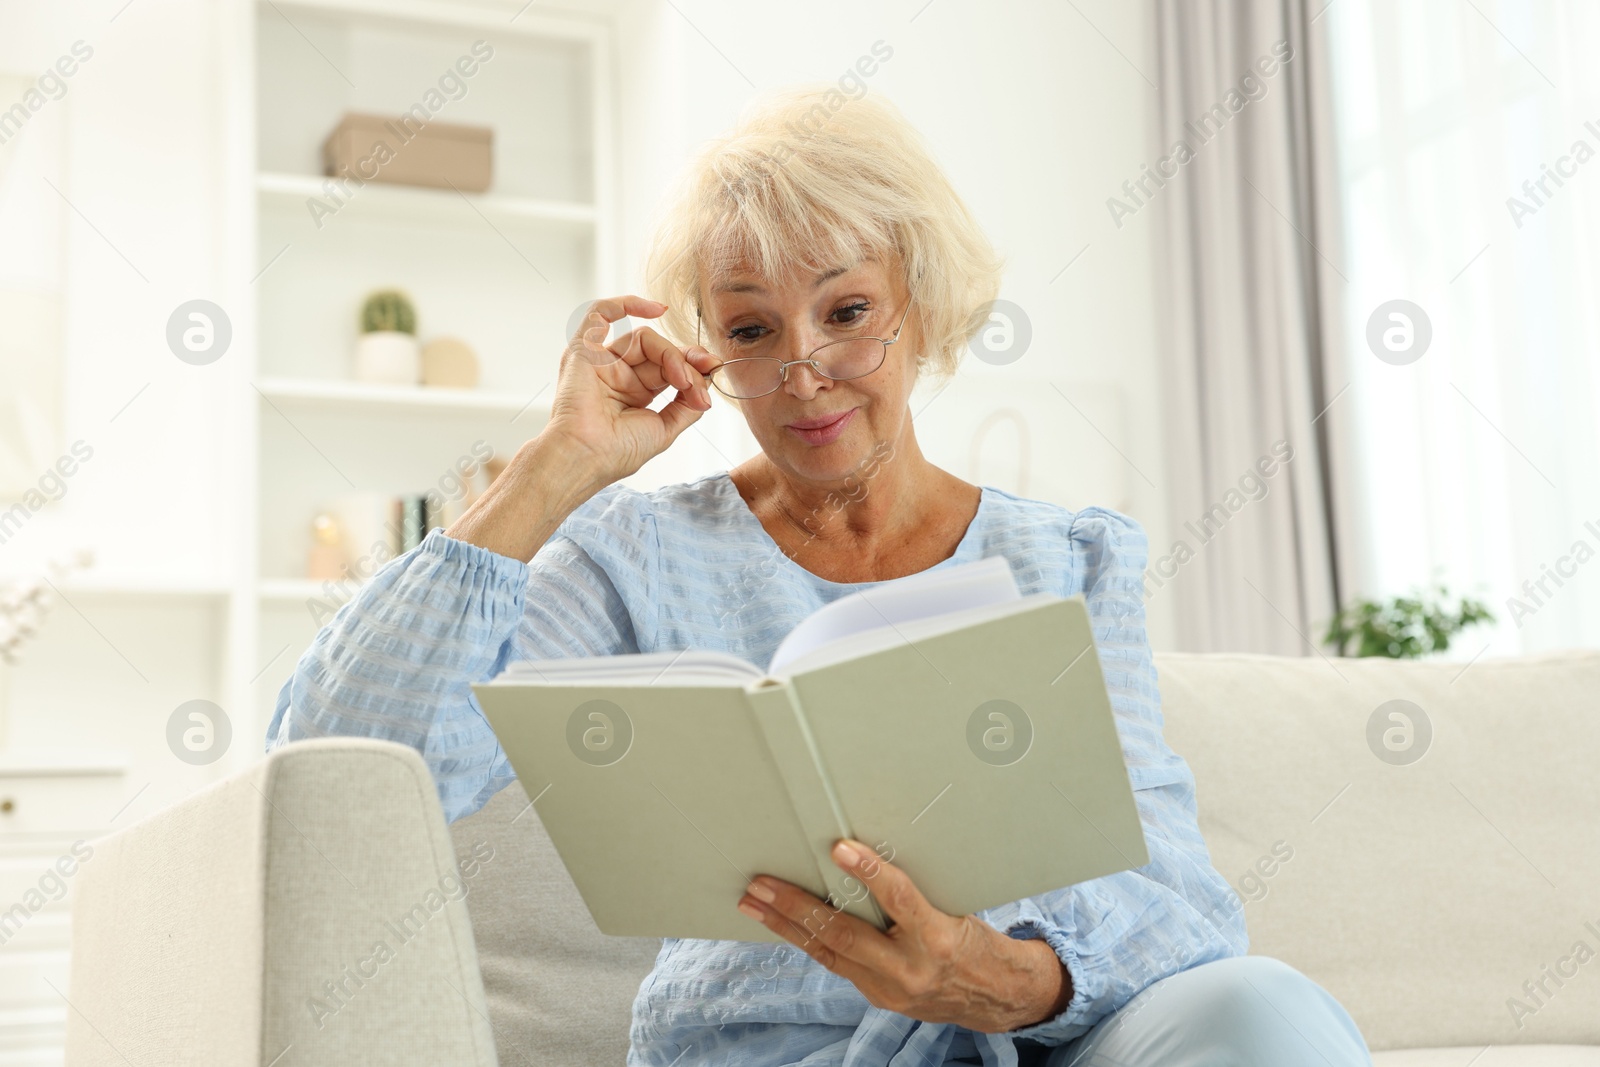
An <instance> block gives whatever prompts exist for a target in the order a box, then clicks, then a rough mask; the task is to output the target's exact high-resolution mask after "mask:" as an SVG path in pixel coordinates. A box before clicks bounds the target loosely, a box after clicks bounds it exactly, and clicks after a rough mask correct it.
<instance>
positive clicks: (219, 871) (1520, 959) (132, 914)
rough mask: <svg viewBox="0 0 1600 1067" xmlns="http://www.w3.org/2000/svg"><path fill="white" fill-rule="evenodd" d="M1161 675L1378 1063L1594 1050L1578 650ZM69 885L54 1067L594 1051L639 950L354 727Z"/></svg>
mask: <svg viewBox="0 0 1600 1067" xmlns="http://www.w3.org/2000/svg"><path fill="white" fill-rule="evenodd" d="M1158 668H1159V670H1160V673H1161V689H1162V693H1163V700H1164V704H1165V708H1166V713H1167V724H1168V725H1167V736H1168V739H1169V740H1170V742H1171V743H1172V745H1173V747H1174V748H1175V749H1176V750H1177V751H1178V752H1180V753H1181V754H1183V755H1184V756H1185V757H1186V758H1188V760H1189V762H1190V764H1191V766H1192V767H1193V768H1194V770H1195V774H1196V778H1197V781H1198V796H1199V807H1200V824H1201V828H1202V830H1203V831H1204V833H1205V836H1206V840H1207V841H1208V842H1209V843H1210V846H1211V850H1212V857H1213V859H1214V861H1215V863H1216V865H1217V867H1218V869H1219V870H1220V871H1221V872H1222V873H1223V874H1224V875H1225V876H1226V877H1228V879H1229V880H1230V881H1231V882H1233V884H1234V885H1235V886H1236V887H1238V888H1239V889H1240V891H1241V896H1242V897H1243V898H1244V900H1245V905H1244V906H1245V910H1246V914H1247V916H1248V918H1249V926H1250V933H1251V950H1252V951H1253V952H1257V953H1262V954H1267V955H1273V956H1277V957H1279V958H1281V959H1284V960H1287V961H1288V962H1290V963H1292V964H1294V965H1295V966H1296V967H1298V968H1300V969H1301V970H1302V971H1304V972H1305V973H1307V974H1309V975H1311V976H1312V977H1313V978H1315V979H1316V980H1318V981H1319V982H1321V983H1322V984H1323V985H1324V986H1326V987H1327V988H1328V989H1329V990H1330V991H1332V992H1333V993H1334V994H1335V995H1336V996H1337V997H1338V998H1339V999H1340V1000H1341V1001H1342V1002H1343V1003H1344V1004H1345V1005H1346V1006H1347V1007H1348V1008H1349V1010H1350V1012H1351V1014H1352V1015H1353V1016H1354V1017H1355V1019H1356V1020H1357V1022H1358V1023H1360V1025H1361V1027H1362V1030H1363V1031H1364V1033H1365V1034H1366V1035H1367V1040H1368V1042H1369V1044H1370V1045H1371V1046H1372V1048H1373V1049H1374V1050H1375V1052H1376V1060H1377V1062H1378V1063H1379V1064H1381V1065H1383V1067H1398V1065H1417V1067H1421V1065H1428V1067H1435V1065H1436V1067H1468V1065H1469V1064H1472V1065H1473V1067H1503V1065H1537V1067H1546V1065H1548V1067H1554V1065H1569V1064H1570V1065H1579V1064H1584V1065H1590V1064H1593V1065H1600V959H1597V958H1591V956H1592V955H1593V953H1594V952H1595V951H1600V848H1597V845H1600V775H1597V774H1596V772H1595V767H1594V762H1595V760H1596V758H1597V757H1600V653H1594V652H1583V653H1570V654H1563V655H1555V656H1548V657H1541V658H1528V659H1517V660H1503V661H1489V660H1480V661H1478V662H1476V663H1474V664H1472V665H1471V666H1470V667H1467V668H1465V669H1463V667H1462V665H1461V664H1458V663H1430V664H1397V663H1389V662H1377V661H1348V660H1340V661H1336V662H1335V663H1332V664H1330V663H1328V662H1326V661H1324V660H1321V659H1319V658H1309V659H1278V658H1270V657H1252V656H1188V655H1181V656H1180V655H1173V656H1165V657H1160V658H1158ZM1396 700H1401V701H1409V702H1410V704H1409V705H1390V704H1389V702H1390V701H1396ZM1418 708H1420V709H1421V714H1420V715H1419V714H1418V713H1417V711H1416V709H1418ZM1380 709H1382V710H1380ZM1395 710H1400V711H1404V712H1405V713H1406V719H1393V718H1390V717H1389V715H1390V712H1392V711H1395ZM1375 712H1376V713H1378V714H1377V717H1376V722H1374V713H1375ZM1424 717H1425V719H1426V721H1427V723H1428V727H1427V728H1426V729H1425V728H1423V727H1422V722H1423V719H1424ZM1407 720H1409V721H1410V724H1411V726H1410V731H1409V733H1408V732H1407V725H1406V722H1407ZM1428 734H1431V736H1425V735H1428ZM1408 746H1409V747H1408ZM1418 752H1422V753H1424V754H1423V755H1422V757H1421V758H1420V759H1414V760H1413V759H1412V757H1413V756H1415V755H1416V754H1417V753H1418ZM80 877H81V882H80V884H79V886H78V896H77V899H76V902H75V905H74V910H73V921H74V937H73V970H72V983H71V1002H72V1006H73V1011H72V1013H71V1017H70V1023H69V1029H68V1046H67V1047H68V1056H67V1063H68V1064H69V1065H71V1067H87V1065H99V1064H106V1065H124V1064H138V1065H143V1064H163V1065H167V1064H173V1065H195V1067H201V1065H203V1067H214V1065H221V1064H227V1065H234V1064H251V1065H259V1067H269V1065H271V1067H294V1065H311V1064H319V1065H320V1064H346V1063H361V1064H428V1065H435V1064H493V1063H495V1062H496V1048H497V1047H498V1049H499V1062H500V1063H503V1064H506V1065H507V1067H511V1065H514V1064H523V1063H527V1064H540V1065H547V1064H556V1065H560V1064H584V1065H592V1064H599V1063H620V1062H622V1060H623V1058H624V1056H625V1054H626V1050H627V1031H628V1017H629V1006H630V1002H631V1001H632V998H633V995H634V992H635V990H636V989H637V987H638V985H639V982H640V980H641V979H642V978H643V977H644V975H645V974H646V973H647V972H648V971H649V969H650V967H651V964H652V961H653V959H654V956H655V952H656V947H657V943H656V942H654V941H644V940H631V939H620V938H609V937H606V936H604V935H602V934H600V933H598V932H597V931H596V930H595V929H594V927H593V925H592V923H591V922H590V920H589V917H588V913H587V912H586V911H585V910H584V907H583V904H582V902H581V900H580V899H579V897H578V896H577V893H576V891H575V889H574V888H573V886H572V883H571V882H570V880H569V879H568V878H567V876H566V873H565V871H564V870H563V869H562V867H561V865H560V863H559V861H558V860H557V858H556V856H555V854H554V852H553V851H552V849H551V846H550V842H549V839H548V838H547V837H546V836H545V834H544V832H543V830H542V828H541V827H540V824H539V821H538V818H537V815H536V813H534V812H533V811H531V810H530V809H529V808H528V804H527V797H526V794H525V793H524V792H523V791H522V790H521V789H520V788H519V787H516V786H513V787H512V788H511V789H508V790H506V791H505V792H503V793H502V794H500V795H499V796H498V797H496V798H495V800H494V801H492V802H491V803H490V804H489V805H488V806H487V807H486V808H485V809H484V810H483V811H482V812H480V813H478V814H477V815H474V816H473V817H471V818H468V819H464V820H462V821H461V822H459V823H457V824H456V825H455V826H454V827H451V828H449V829H448V830H447V829H446V827H445V825H444V822H443V819H442V817H441V815H440V811H439V807H438V803H437V800H436V799H435V796H434V793H433V789H432V783H431V782H430V781H429V779H428V776H427V772H426V770H425V768H424V766H423V764H422V762H421V760H420V759H419V758H418V757H417V756H416V755H415V754H414V753H412V752H410V751H409V750H408V749H404V748H401V747H399V746H395V745H390V744H385V743H379V742H369V741H349V740H335V741H321V742H314V743H307V744H303V745H296V746H290V747H289V748H287V749H285V750H283V751H281V752H278V753H276V754H274V755H273V756H272V757H270V758H268V759H265V760H263V761H262V762H261V763H259V764H258V765H257V766H256V767H254V768H253V769H252V770H250V771H249V772H247V773H245V774H242V775H240V776H238V777H236V778H234V779H231V780H229V781H227V782H224V783H222V784H220V785H219V786H217V787H215V788H213V789H211V790H209V791H207V792H204V793H202V794H199V795H196V796H195V797H193V798H191V799H190V800H188V801H186V802H185V803H183V804H181V805H179V806H177V807H175V808H173V809H170V810H168V811H166V812H163V813H161V814H158V815H156V816H154V817H152V818H150V819H147V820H145V821H144V822H142V823H140V824H139V825H137V826H133V827H130V828H128V829H126V830H123V831H122V832H120V833H118V834H116V835H114V836H112V837H110V838H107V839H106V840H104V841H103V842H100V843H97V844H96V848H95V857H94V859H93V861H92V862H90V863H87V864H85V866H84V868H83V872H82V874H81V876H80ZM469 912H470V917H471V921H470V922H469V921H468V914H469ZM1580 945H1581V946H1583V948H1579V946H1580ZM380 946H382V948H380ZM385 949H386V951H385ZM480 975H481V978H480ZM1525 983H1526V985H1525ZM1541 984H1542V986H1543V990H1542V991H1541V989H1540V986H1541ZM1518 1002H1520V1003H1521V1005H1522V1008H1521V1009H1518V1008H1517V1003H1518ZM1487 1046H1493V1047H1492V1048H1489V1047H1487ZM1308 1062H1315V1061H1314V1060H1308Z"/></svg>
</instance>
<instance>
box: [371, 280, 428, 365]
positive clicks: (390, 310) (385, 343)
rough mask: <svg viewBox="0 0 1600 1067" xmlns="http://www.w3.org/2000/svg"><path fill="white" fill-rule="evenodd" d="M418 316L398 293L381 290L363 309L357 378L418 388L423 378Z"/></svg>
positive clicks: (408, 299)
mask: <svg viewBox="0 0 1600 1067" xmlns="http://www.w3.org/2000/svg"><path fill="white" fill-rule="evenodd" d="M421 363H422V360H421V357H420V355H419V353H418V350H417V313H416V310H415V309H414V308H413V307H412V306H411V298H410V297H408V296H406V294H405V293H403V292H401V291H400V290H398V289H380V290H378V291H377V292H375V293H372V294H371V295H369V296H368V297H367V300H366V303H365V304H363V305H362V307H361V336H360V337H358V338H357V339H356V358H355V364H356V378H357V380H359V381H363V382H371V383H374V384H380V385H416V384H417V382H418V380H419V379H420V378H421V370H422V367H421Z"/></svg>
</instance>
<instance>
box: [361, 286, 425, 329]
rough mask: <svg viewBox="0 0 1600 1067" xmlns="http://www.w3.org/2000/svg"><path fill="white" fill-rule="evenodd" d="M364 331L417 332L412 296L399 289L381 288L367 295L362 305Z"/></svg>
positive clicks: (362, 327)
mask: <svg viewBox="0 0 1600 1067" xmlns="http://www.w3.org/2000/svg"><path fill="white" fill-rule="evenodd" d="M361 332H362V333H380V332H391V333H409V334H412V335H413V336H414V335H415V334H416V332H417V312H416V310H415V309H414V308H413V307H412V306H411V298H410V297H408V296H406V294H405V293H402V292H401V291H400V290H398V289H380V290H378V291H377V292H375V293H373V294H371V295H370V296H368V297H367V302H366V303H365V304H363V305H361Z"/></svg>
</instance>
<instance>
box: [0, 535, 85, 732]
mask: <svg viewBox="0 0 1600 1067" xmlns="http://www.w3.org/2000/svg"><path fill="white" fill-rule="evenodd" d="M93 562H94V554H93V553H92V552H90V551H89V550H88V549H80V550H78V551H77V552H74V553H73V554H72V555H70V556H67V557H65V558H63V559H59V560H53V561H51V562H50V563H47V564H46V565H45V573H44V574H42V575H41V574H33V575H24V576H22V577H20V578H13V579H10V580H7V581H4V582H0V749H3V748H5V747H6V746H7V745H8V744H9V742H10V736H11V716H10V714H9V711H8V708H7V697H8V695H9V693H10V688H11V679H10V677H9V671H10V669H11V666H12V665H13V664H15V663H16V662H17V661H18V659H19V658H20V657H21V654H22V646H23V645H24V644H26V643H27V641H28V639H29V638H32V637H35V636H37V635H38V633H39V630H40V628H41V627H42V626H43V625H44V620H45V616H46V615H48V614H49V613H50V607H51V601H50V592H49V589H50V585H51V582H52V581H58V580H60V579H61V578H62V577H64V576H65V575H66V574H67V573H68V572H70V571H73V570H77V569H79V568H81V567H87V566H89V565H90V564H91V563H93Z"/></svg>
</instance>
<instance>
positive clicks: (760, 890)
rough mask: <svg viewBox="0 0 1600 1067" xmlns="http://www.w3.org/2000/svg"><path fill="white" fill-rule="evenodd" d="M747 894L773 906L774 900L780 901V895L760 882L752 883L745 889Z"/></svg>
mask: <svg viewBox="0 0 1600 1067" xmlns="http://www.w3.org/2000/svg"><path fill="white" fill-rule="evenodd" d="M745 892H746V893H749V894H750V895H751V896H753V897H755V898H756V899H757V900H759V901H761V903H763V904H771V903H772V902H773V901H774V900H777V899H778V894H776V893H774V892H773V891H772V890H771V889H770V888H768V887H767V886H765V885H762V884H761V883H760V882H751V883H750V884H749V886H747V887H746V888H745Z"/></svg>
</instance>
